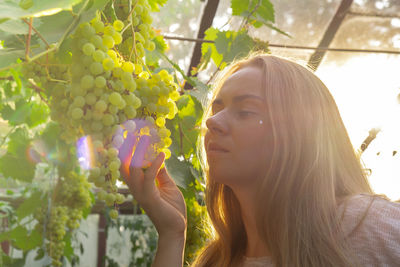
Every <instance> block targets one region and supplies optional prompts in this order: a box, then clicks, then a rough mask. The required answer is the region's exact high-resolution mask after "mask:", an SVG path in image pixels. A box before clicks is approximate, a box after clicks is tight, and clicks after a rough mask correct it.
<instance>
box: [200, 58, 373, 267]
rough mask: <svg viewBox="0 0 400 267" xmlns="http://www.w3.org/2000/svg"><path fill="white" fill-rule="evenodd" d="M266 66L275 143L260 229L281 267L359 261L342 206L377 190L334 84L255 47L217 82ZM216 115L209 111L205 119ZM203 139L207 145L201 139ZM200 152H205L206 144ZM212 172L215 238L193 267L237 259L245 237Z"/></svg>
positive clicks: (209, 198)
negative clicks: (341, 111)
mask: <svg viewBox="0 0 400 267" xmlns="http://www.w3.org/2000/svg"><path fill="white" fill-rule="evenodd" d="M250 65H251V66H257V67H259V68H260V69H261V71H262V73H263V74H262V75H263V76H262V77H263V79H262V81H261V83H262V88H264V89H265V99H266V107H267V112H268V115H269V118H270V121H271V132H272V135H273V139H274V147H273V149H272V151H271V153H272V160H271V162H266V164H269V165H268V171H267V173H266V175H265V179H263V180H262V182H261V184H260V186H259V188H260V191H259V192H257V194H258V199H259V200H260V201H259V202H258V203H260V205H259V207H258V209H257V215H259V216H258V218H257V230H258V233H259V234H260V235H261V238H262V240H263V241H264V242H265V244H266V245H267V247H268V249H269V250H268V253H269V254H270V257H271V259H272V261H273V262H274V264H275V266H285V267H286V266H293V267H300V266H325V267H326V266H357V264H358V263H357V260H356V257H355V256H354V255H351V254H350V252H349V251H350V250H349V249H348V247H347V245H346V237H345V236H344V234H343V232H342V230H341V227H340V216H339V214H337V205H338V203H339V202H340V201H344V200H345V199H348V198H349V197H350V196H352V195H355V194H359V193H368V194H373V192H372V190H371V188H370V186H369V184H368V181H367V178H366V175H365V174H364V172H363V169H362V166H361V163H360V159H359V157H358V155H357V153H356V152H355V151H354V149H353V146H352V144H351V142H350V139H349V136H348V134H347V131H346V129H345V126H344V124H343V122H342V119H341V117H340V114H339V111H338V108H337V106H336V103H335V101H334V99H333V97H332V95H331V94H330V92H329V90H328V89H327V88H326V86H325V85H324V84H323V83H322V81H321V80H320V79H318V78H317V77H316V76H315V75H314V74H313V73H312V72H311V71H310V70H309V69H307V68H306V67H303V66H301V65H299V64H297V63H295V62H293V61H291V60H287V59H285V58H283V57H277V56H272V55H268V54H255V55H251V56H249V57H248V58H246V59H243V60H239V61H237V62H234V63H233V64H231V65H230V66H229V67H227V68H226V69H225V70H224V71H222V72H221V73H220V74H219V76H217V79H216V83H215V84H214V93H213V98H212V99H211V101H212V100H213V99H214V98H215V96H216V95H217V94H218V92H219V90H220V88H221V87H222V85H223V83H224V82H225V80H226V79H227V78H228V77H229V76H230V75H232V74H233V73H234V72H236V71H238V70H239V69H242V68H244V67H246V66H250ZM209 116H210V108H208V109H207V110H206V113H205V119H204V122H205V120H206V119H207V118H208V117H209ZM203 138H204V136H202V140H201V141H202V142H201V145H203V144H204V143H203ZM201 149H202V154H203V155H204V147H202V148H201ZM203 166H204V170H205V173H206V177H207V188H206V205H207V211H208V215H209V219H210V220H211V223H212V229H213V231H214V234H215V235H214V237H213V238H212V239H211V240H210V242H209V243H208V244H207V246H206V247H205V248H204V249H203V250H202V251H201V252H200V254H199V256H198V258H197V259H196V260H195V262H194V263H193V266H218V267H224V266H238V265H240V264H241V263H242V261H243V259H244V256H245V250H246V243H247V236H246V232H245V228H244V224H243V221H242V217H241V214H240V206H239V202H238V200H237V198H236V197H235V195H234V193H233V191H232V190H231V189H230V188H229V187H228V186H226V185H224V184H221V183H218V182H216V181H214V180H213V179H209V177H208V166H207V163H206V160H204V157H203Z"/></svg>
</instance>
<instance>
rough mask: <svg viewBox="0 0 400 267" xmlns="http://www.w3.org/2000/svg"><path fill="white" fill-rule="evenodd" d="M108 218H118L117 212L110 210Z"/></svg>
mask: <svg viewBox="0 0 400 267" xmlns="http://www.w3.org/2000/svg"><path fill="white" fill-rule="evenodd" d="M110 206H111V205H110ZM109 215H110V218H111V219H114V220H115V219H117V218H118V211H117V210H110V212H109Z"/></svg>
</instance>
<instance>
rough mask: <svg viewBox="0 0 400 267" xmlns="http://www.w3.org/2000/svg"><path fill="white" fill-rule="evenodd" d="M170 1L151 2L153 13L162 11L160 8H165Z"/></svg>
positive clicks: (155, 0)
mask: <svg viewBox="0 0 400 267" xmlns="http://www.w3.org/2000/svg"><path fill="white" fill-rule="evenodd" d="M167 2H168V0H149V5H150V7H151V11H153V12H158V11H160V6H164V5H165V3H167Z"/></svg>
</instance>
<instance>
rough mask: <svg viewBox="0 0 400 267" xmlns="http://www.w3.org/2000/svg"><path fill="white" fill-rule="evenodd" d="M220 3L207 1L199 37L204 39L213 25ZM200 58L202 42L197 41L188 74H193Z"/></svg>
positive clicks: (217, 0)
mask: <svg viewBox="0 0 400 267" xmlns="http://www.w3.org/2000/svg"><path fill="white" fill-rule="evenodd" d="M218 4H219V0H208V1H207V4H206V6H205V7H204V10H203V15H202V17H201V22H200V27H199V31H198V32H197V39H203V38H204V36H205V33H204V32H205V31H206V30H207V29H208V28H210V27H211V26H212V23H213V20H214V17H215V13H217V8H218ZM200 59H201V43H200V42H196V44H195V46H194V49H193V54H192V59H191V61H190V65H189V68H188V70H187V76H191V74H190V71H191V70H192V68H193V67H196V66H197V65H198V64H199V63H200ZM189 87H190V84H189V83H186V85H185V89H189Z"/></svg>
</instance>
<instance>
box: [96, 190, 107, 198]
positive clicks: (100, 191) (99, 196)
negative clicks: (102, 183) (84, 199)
mask: <svg viewBox="0 0 400 267" xmlns="http://www.w3.org/2000/svg"><path fill="white" fill-rule="evenodd" d="M106 196H107V192H106V191H104V190H99V191H98V192H97V198H98V199H99V200H105V199H106Z"/></svg>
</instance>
